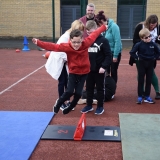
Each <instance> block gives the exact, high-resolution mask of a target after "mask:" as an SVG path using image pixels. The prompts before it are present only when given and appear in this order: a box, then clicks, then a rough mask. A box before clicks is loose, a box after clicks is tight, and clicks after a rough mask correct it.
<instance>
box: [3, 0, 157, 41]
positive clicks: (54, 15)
mask: <svg viewBox="0 0 160 160" xmlns="http://www.w3.org/2000/svg"><path fill="white" fill-rule="evenodd" d="M87 3H94V4H95V6H96V13H97V12H98V11H100V10H103V11H104V12H105V15H106V16H108V17H109V18H112V19H113V20H114V21H115V22H116V23H117V24H118V25H119V26H120V30H121V36H122V39H132V36H133V30H134V27H135V25H136V24H137V23H138V22H140V21H143V20H144V19H145V18H146V17H147V16H148V15H150V14H156V15H157V16H158V17H159V18H160V10H159V5H160V0H110V1H109V0H99V1H97V0H34V1H31V0H0V37H23V36H24V35H25V36H27V37H40V38H52V37H54V38H56V39H57V38H58V37H59V36H60V35H61V34H62V33H63V32H64V31H65V30H66V29H68V28H69V27H70V24H71V22H72V21H73V20H75V19H78V18H80V17H81V15H82V11H83V12H85V7H86V4H87ZM82 9H83V10H82Z"/></svg>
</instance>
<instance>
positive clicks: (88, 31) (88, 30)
mask: <svg viewBox="0 0 160 160" xmlns="http://www.w3.org/2000/svg"><path fill="white" fill-rule="evenodd" d="M94 31H95V29H93V28H92V29H86V32H87V34H88V35H90V34H91V33H92V32H94Z"/></svg>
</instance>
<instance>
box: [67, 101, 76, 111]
mask: <svg viewBox="0 0 160 160" xmlns="http://www.w3.org/2000/svg"><path fill="white" fill-rule="evenodd" d="M70 104H71V102H67V104H66V106H67V107H69V106H70ZM72 111H74V108H73V109H72Z"/></svg>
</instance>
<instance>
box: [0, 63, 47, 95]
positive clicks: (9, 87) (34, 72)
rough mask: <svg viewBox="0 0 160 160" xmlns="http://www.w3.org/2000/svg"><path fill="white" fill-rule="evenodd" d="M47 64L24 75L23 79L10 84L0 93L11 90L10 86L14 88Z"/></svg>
mask: <svg viewBox="0 0 160 160" xmlns="http://www.w3.org/2000/svg"><path fill="white" fill-rule="evenodd" d="M44 66H45V64H44V65H43V66H41V67H39V68H38V69H36V70H35V71H33V72H32V73H30V74H28V75H27V76H25V77H23V78H22V79H20V80H19V81H17V82H16V83H14V84H12V85H11V86H9V87H8V88H6V89H5V90H3V91H1V92H0V95H1V94H3V93H4V92H6V91H7V90H9V89H10V88H12V87H13V86H15V85H16V84H18V83H19V82H21V81H23V80H24V79H26V78H27V77H29V76H30V75H32V74H33V73H35V72H37V71H38V70H40V69H41V68H43V67H44Z"/></svg>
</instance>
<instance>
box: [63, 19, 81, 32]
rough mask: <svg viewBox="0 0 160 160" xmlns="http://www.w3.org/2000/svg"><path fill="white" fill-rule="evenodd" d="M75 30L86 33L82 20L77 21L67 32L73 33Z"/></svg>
mask: <svg viewBox="0 0 160 160" xmlns="http://www.w3.org/2000/svg"><path fill="white" fill-rule="evenodd" d="M75 29H78V30H80V31H84V24H83V23H82V22H81V21H80V20H75V21H73V22H72V24H71V28H70V29H69V30H67V31H66V32H71V31H73V30H75Z"/></svg>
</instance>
